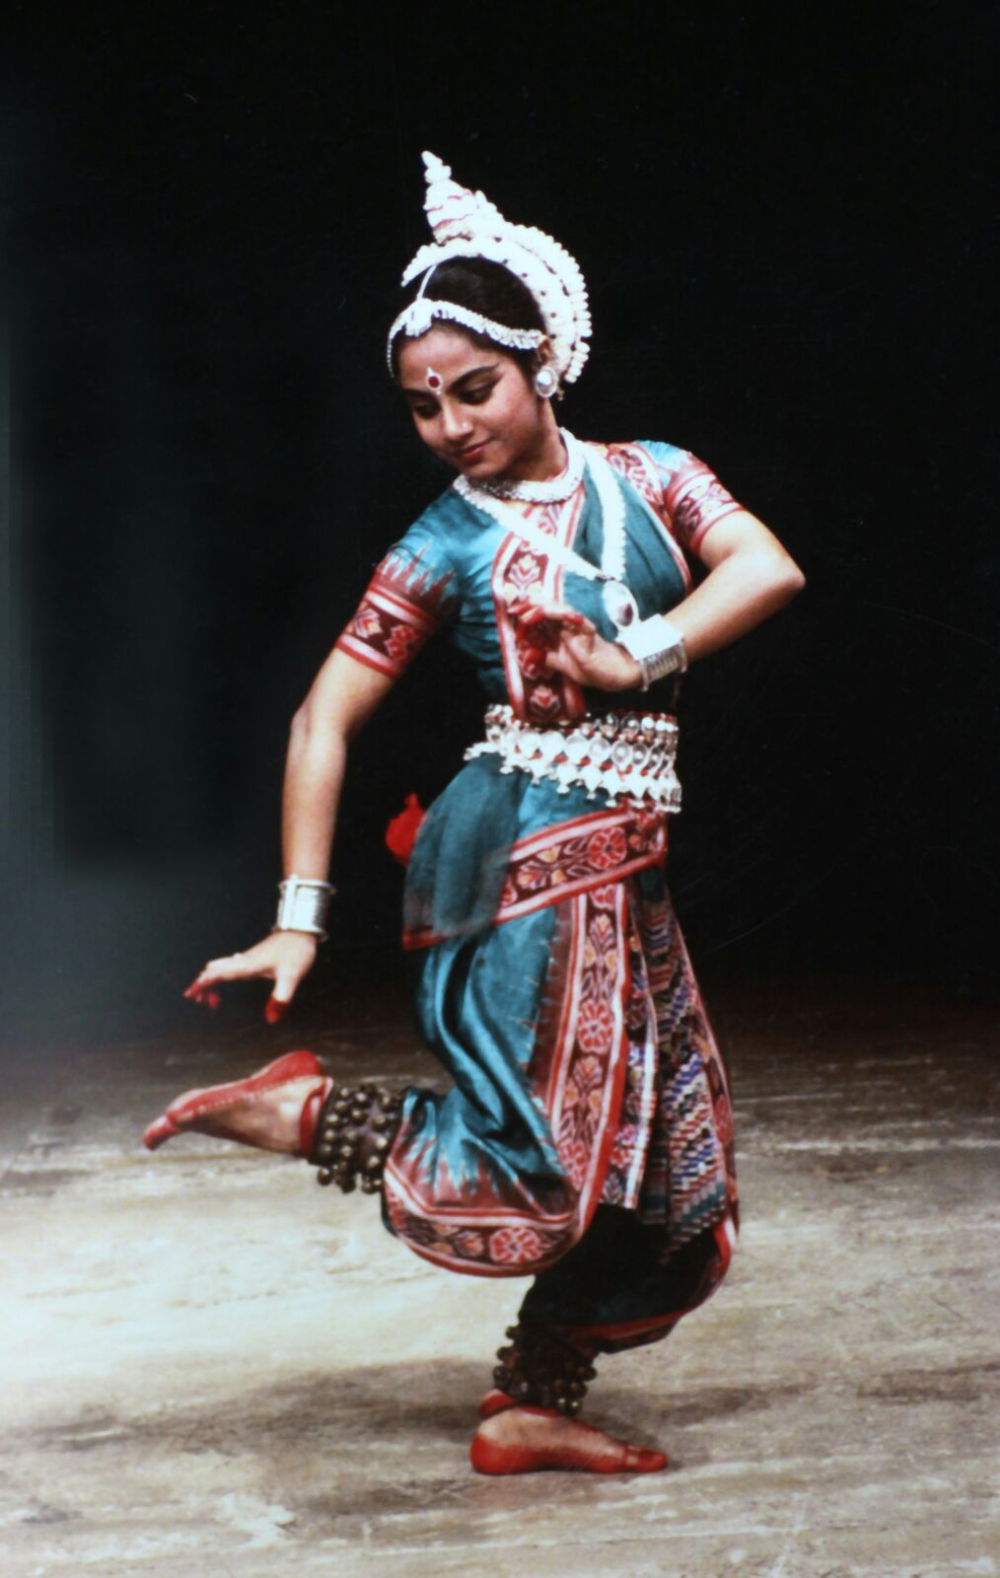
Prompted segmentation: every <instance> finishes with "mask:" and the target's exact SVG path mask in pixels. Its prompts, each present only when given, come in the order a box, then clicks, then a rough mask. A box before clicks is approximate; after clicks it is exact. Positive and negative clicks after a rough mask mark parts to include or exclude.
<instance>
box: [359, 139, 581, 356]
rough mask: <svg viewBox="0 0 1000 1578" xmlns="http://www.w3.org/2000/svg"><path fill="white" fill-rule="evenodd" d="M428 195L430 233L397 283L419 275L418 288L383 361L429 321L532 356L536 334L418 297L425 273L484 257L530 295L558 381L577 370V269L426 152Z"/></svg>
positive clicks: (541, 235) (540, 234)
mask: <svg viewBox="0 0 1000 1578" xmlns="http://www.w3.org/2000/svg"><path fill="white" fill-rule="evenodd" d="M423 157H424V170H425V177H426V181H427V193H426V196H425V198H424V211H425V213H426V214H427V222H428V224H429V225H430V227H431V230H432V231H433V233H434V239H433V241H428V242H427V243H426V244H425V245H424V246H422V247H421V248H420V251H419V252H418V253H417V255H416V257H415V258H414V259H413V261H412V262H411V263H410V264H409V265H408V266H407V268H406V269H405V271H404V273H403V278H402V281H401V283H402V284H403V285H408V284H409V283H410V281H411V280H414V279H416V278H417V276H418V275H419V274H423V275H424V278H423V280H422V282H421V286H420V290H419V292H418V293H417V295H416V297H415V299H414V300H413V301H412V302H411V303H410V305H409V306H408V307H405V308H404V309H403V311H402V312H401V313H400V314H399V317H398V318H397V319H396V321H395V322H394V323H393V325H392V328H391V329H390V330H389V341H388V345H387V347H386V357H387V360H388V362H389V370H390V372H391V371H392V347H393V342H394V341H395V339H396V337H397V335H400V334H405V335H407V336H409V337H410V338H411V339H418V338H419V337H420V335H421V334H426V333H427V330H428V329H429V328H430V326H431V324H432V323H433V321H434V320H435V318H443V319H446V320H448V321H450V322H452V323H457V324H460V325H461V326H462V327H463V328H466V329H472V330H474V331H475V332H476V333H479V334H485V335H486V336H487V337H488V338H489V339H491V340H493V341H494V342H495V343H496V344H498V345H505V346H507V347H509V348H510V349H512V350H522V351H526V350H534V349H536V348H537V347H538V345H539V344H540V343H541V341H542V339H543V335H542V332H541V330H540V329H512V328H509V327H508V326H507V324H504V323H495V322H494V321H493V320H492V319H490V318H485V317H483V315H482V314H481V313H478V312H474V311H473V310H472V309H471V308H469V307H462V306H459V305H458V303H457V302H451V301H437V300H434V299H433V298H431V297H428V296H425V295H424V291H425V289H426V287H427V282H428V280H429V278H430V275H431V273H432V272H433V270H434V269H435V267H436V266H437V264H439V263H444V262H446V261H447V260H448V259H449V258H487V259H488V260H489V261H490V262H492V263H502V264H503V265H504V267H505V268H508V269H510V271H511V273H512V274H515V275H516V276H517V278H518V279H520V280H523V282H524V284H525V285H527V287H528V289H529V290H530V291H531V294H532V295H533V296H534V298H535V301H536V302H537V304H538V308H539V311H540V312H541V315H542V319H543V322H544V323H545V332H546V334H547V335H548V338H549V340H550V341H551V343H552V359H553V363H554V366H555V369H556V371H557V372H558V374H559V376H560V378H561V379H562V380H563V381H564V382H565V383H573V382H574V381H575V380H576V379H577V378H579V376H580V373H581V372H582V371H583V367H584V363H585V362H586V360H587V357H588V355H589V353H590V345H589V344H588V336H589V334H590V332H591V322H590V307H589V304H588V301H587V287H586V284H585V283H584V279H583V275H582V273H581V272H580V265H579V264H578V263H577V261H576V259H575V258H574V257H571V256H570V254H569V253H568V252H567V251H566V249H565V247H561V246H560V245H559V242H558V241H554V240H553V239H552V237H551V236H547V235H546V234H545V232H544V231H543V230H535V229H534V228H533V227H531V226H529V225H512V224H511V223H510V222H509V221H508V220H506V219H505V218H504V217H503V215H502V214H501V213H500V210H499V209H498V208H496V207H495V206H494V204H493V203H491V202H489V201H488V200H487V199H486V198H485V197H484V196H483V194H482V192H471V191H469V189H468V187H465V186H459V185H458V183H457V182H456V181H453V180H452V178H451V170H450V169H449V167H448V165H446V164H443V163H442V161H441V160H440V159H438V158H437V157H436V155H435V154H433V153H425V154H424V156H423Z"/></svg>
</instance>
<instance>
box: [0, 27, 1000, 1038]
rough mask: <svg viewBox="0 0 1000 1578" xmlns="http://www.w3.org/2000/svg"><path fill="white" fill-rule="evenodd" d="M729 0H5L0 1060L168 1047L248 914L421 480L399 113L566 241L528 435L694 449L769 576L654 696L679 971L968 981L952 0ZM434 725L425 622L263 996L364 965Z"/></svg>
mask: <svg viewBox="0 0 1000 1578" xmlns="http://www.w3.org/2000/svg"><path fill="white" fill-rule="evenodd" d="M756 9H757V8H755V9H754V11H751V12H749V13H747V14H742V15H741V14H740V13H739V12H738V11H737V10H733V11H728V10H725V9H721V8H716V7H710V6H703V5H698V6H695V5H682V6H675V7H665V8H662V10H661V8H658V7H653V6H646V5H636V4H622V5H618V6H616V7H614V8H608V9H606V10H605V9H603V8H602V9H600V10H594V11H591V10H588V9H585V8H583V7H580V6H577V5H553V6H549V7H545V8H531V9H529V8H507V7H505V8H503V10H499V9H497V8H490V9H485V8H478V9H477V8H468V7H467V8H464V9H462V8H455V7H451V6H449V7H444V6H440V5H434V4H422V5H420V6H414V7H410V8H407V9H405V10H403V11H402V12H400V13H399V14H396V13H395V12H389V11H388V10H382V9H381V8H380V7H377V6H376V7H372V6H366V7H362V8H357V9H356V10H354V11H353V12H348V13H341V12H336V13H334V12H333V11H331V10H329V9H328V8H327V7H326V6H322V5H318V4H317V5H285V6H282V7H280V8H274V7H265V6H263V5H260V6H250V5H246V4H239V3H235V0H234V3H219V4H204V5H199V6H185V5H177V6H172V7H166V6H159V7H157V6H155V5H154V6H152V7H138V6H132V7H129V8H125V7H107V6H102V5H89V6H88V7H86V8H85V14H84V15H77V16H75V17H74V15H73V14H72V13H71V12H68V11H67V10H65V9H64V10H63V11H62V13H56V12H55V11H54V10H53V11H47V10H46V8H45V7H44V6H41V7H40V6H37V5H34V6H31V7H30V8H29V7H27V6H14V7H11V8H8V12H7V16H8V22H7V32H8V46H9V47H8V48H7V50H6V51H5V57H4V58H5V66H4V79H3V93H2V106H3V151H2V154H3V182H4V194H3V203H4V207H3V223H4V230H5V251H4V260H5V261H4V270H5V281H4V283H5V292H4V296H5V303H6V309H7V313H6V315H7V322H6V324H5V327H4V333H5V345H6V364H7V370H6V373H5V384H4V391H3V393H4V402H5V406H7V407H9V410H8V411H7V412H6V415H7V417H8V419H9V445H8V447H7V451H6V453H5V467H6V471H5V478H4V500H3V503H4V512H5V523H6V528H7V530H8V531H9V548H8V551H7V552H6V554H5V556H4V571H3V574H4V577H5V579H4V587H3V597H4V600H5V607H4V612H5V614H6V616H7V627H8V632H9V635H8V653H9V664H8V666H7V671H6V674H5V678H4V682H3V683H4V687H5V688H4V692H3V705H4V709H5V712H6V721H7V723H8V729H7V738H8V746H9V760H8V763H7V766H6V771H5V775H4V794H5V795H6V798H7V806H6V812H7V814H6V816H5V830H6V846H5V857H4V858H5V868H4V869H5V885H4V899H3V907H4V912H5V914H4V921H5V926H6V935H5V940H4V943H3V957H4V961H5V966H6V974H7V977H8V984H7V985H6V986H5V1004H6V1023H7V1026H8V1029H11V1030H13V1032H14V1033H15V1037H16V1038H20V1044H23V1041H24V1037H25V1036H27V1037H29V1038H30V1037H37V1038H43V1037H46V1036H50V1037H51V1036H52V1035H55V1034H56V1032H60V1033H65V1034H66V1035H68V1036H77V1037H80V1036H85V1037H91V1036H94V1037H98V1038H100V1037H104V1036H110V1035H116V1034H147V1033H150V1034H156V1033H163V1034H169V1033H170V1032H171V1030H172V1029H173V1028H174V1027H175V1026H178V1025H181V1024H182V1022H184V1021H183V1016H185V1015H190V1014H191V1013H192V1012H193V1010H191V1009H190V1008H189V1006H188V1005H186V1004H183V1003H182V1002H181V999H180V995H179V994H180V989H181V988H182V987H183V985H184V984H186V982H187V980H188V979H189V978H190V977H191V975H193V974H194V972H195V970H196V969H197V968H198V967H199V966H200V965H201V964H202V963H203V962H204V960H205V959H206V958H207V957H209V956H210V955H213V954H217V953H222V952H230V951H231V950H232V949H234V948H238V947H241V946H242V947H246V946H249V944H251V943H252V942H253V941H255V940H256V939H257V938H258V937H259V936H261V935H262V934H263V933H264V932H266V930H267V929H268V927H269V925H270V922H271V919H272V916H273V907H274V897H275V888H274V884H275V882H276V881H277V878H278V876H279V874H280V873H279V864H278V839H277V833H278V809H279V794H280V781H281V771H282V762H283V755H284V747H285V741H286V735H287V727H288V721H289V718H290V716H291V714H292V712H293V711H294V708H295V707H296V705H297V704H298V703H299V701H300V700H301V698H302V696H303V695H304V693H305V691H306V689H307V688H308V685H309V683H310V680H311V678H312V675H313V673H314V671H315V670H316V668H317V667H318V666H319V664H320V662H321V661H322V659H323V657H324V656H325V654H326V652H327V651H328V649H329V647H330V646H331V644H332V642H333V640H334V639H335V638H336V635H337V634H338V632H339V630H340V629H341V627H342V625H343V624H344V622H345V621H346V619H347V618H348V617H349V615H350V613H351V611H352V610H353V608H354V606H355V604H356V602H357V600H358V598H359V596H360V593H361V591H362V589H363V587H364V585H365V582H366V580H367V577H368V574H369V573H370V569H371V567H372V565H373V564H374V562H375V561H376V560H377V559H378V558H379V557H380V556H381V553H382V551H383V550H384V548H385V546H386V545H387V544H388V543H389V542H391V541H393V540H394V539H395V538H396V537H398V536H400V535H402V532H403V531H404V530H405V528H406V526H407V525H408V523H409V522H410V521H411V520H412V519H413V518H414V516H415V515H416V514H417V513H419V511H420V509H421V508H422V507H423V505H424V504H425V503H426V502H427V501H428V500H429V499H430V498H431V497H432V496H433V495H434V494H435V493H436V492H437V491H439V490H440V488H441V487H442V486H443V485H444V483H445V481H446V477H445V476H444V474H443V473H441V472H439V471H438V470H437V469H436V467H435V463H434V462H433V461H432V460H431V459H430V458H429V457H427V456H426V455H425V454H423V453H422V452H421V450H420V449H419V447H418V444H417V441H416V439H415V437H414V436H413V434H412V432H411V431H410V430H409V428H408V419H407V418H406V416H405V413H404V412H403V411H402V410H401V409H400V407H399V405H398V402H397V399H396V398H395V397H394V392H393V390H392V387H391V385H390V383H389V381H388V379H387V376H386V374H385V369H384V363H383V345H384V334H385V329H386V327H387V324H388V322H389V319H390V317H391V315H392V312H393V310H394V307H393V300H394V297H393V291H394V287H395V284H396V282H397V280H398V276H399V274H400V273H401V271H402V268H403V266H404V264H405V263H406V262H407V261H408V260H409V258H410V256H411V255H412V253H413V252H414V251H415V249H416V247H417V246H418V245H419V244H420V243H421V242H422V241H423V240H424V239H425V227H424V221H423V213H422V195H423V181H422V173H421V163H420V152H421V150H422V149H423V148H430V149H433V150H434V151H435V152H436V153H438V154H439V155H441V156H442V157H443V158H445V159H446V160H447V161H448V162H449V163H450V164H451V165H452V167H453V169H454V172H455V174H456V177H457V178H458V179H460V180H462V181H464V182H465V183H467V184H469V185H472V186H480V187H482V188H483V189H484V190H485V191H486V192H487V194H488V195H489V196H490V197H491V198H492V199H493V200H494V201H495V202H496V203H497V204H498V205H499V206H500V207H501V209H502V210H503V211H504V212H505V213H507V214H508V216H509V217H511V218H512V219H515V220H520V221H523V222H526V223H533V224H538V225H540V226H541V227H542V228H544V229H546V230H548V231H550V232H551V233H552V234H553V235H555V236H556V237H557V238H558V239H559V240H561V241H562V242H563V243H564V244H565V245H566V246H567V247H568V248H569V249H570V250H571V251H572V252H573V253H574V254H575V255H576V256H577V257H578V258H579V260H580V262H581V264H582V266H583V269H584V273H585V275H586V277H587V280H588V283H589V286H590V291H591V300H592V307H593V313H594V321H595V331H594V340H593V353H592V359H591V363H590V365H589V366H588V368H587V370H586V373H585V375H584V377H583V378H582V380H581V382H580V384H579V385H578V386H577V387H576V388H574V389H572V390H571V392H570V394H569V397H568V398H567V400H566V402H565V405H564V406H563V408H562V413H561V416H562V419H563V420H564V421H565V422H566V423H567V425H568V426H570V427H571V428H572V429H573V430H574V431H575V432H577V433H578V434H579V435H581V436H583V437H595V438H634V437H650V438H664V439H668V440H670V441H672V442H674V443H678V444H681V445H683V446H684V447H687V448H690V449H692V450H693V451H694V452H695V453H696V454H698V455H700V456H702V457H703V458H704V459H705V460H707V461H708V462H709V464H710V465H712V466H713V468H714V469H715V470H716V471H718V473H719V474H720V476H721V477H722V478H723V480H724V481H725V482H726V483H727V484H728V485H729V487H730V488H731V489H732V490H733V492H734V493H735V494H736V495H737V497H738V498H740V500H741V501H742V502H743V503H745V504H746V505H747V507H748V508H750V509H751V510H753V511H754V512H755V513H756V514H757V515H759V516H760V517H761V518H762V519H764V520H765V521H767V522H768V524H769V525H771V526H772V528H773V529H774V530H775V531H776V532H777V534H778V535H779V536H780V537H781V538H782V540H783V541H784V542H785V543H786V544H787V545H788V547H789V549H790V550H791V552H792V553H793V555H794V556H795V558H796V559H797V560H798V561H799V563H800V564H801V565H802V566H803V568H804V569H805V571H806V574H807V577H808V587H807V590H806V592H805V593H804V594H803V595H802V597H800V598H799V599H798V600H797V602H796V603H795V604H794V605H793V606H792V607H791V608H790V609H788V610H787V611H785V612H784V613H783V614H781V615H780V616H779V617H778V618H777V619H776V620H775V621H774V622H773V623H772V624H769V625H768V626H766V627H765V628H763V629H761V630H759V631H757V632H755V633H754V634H753V635H751V636H750V637H749V638H746V639H745V640H744V641H742V642H740V643H738V644H737V645H736V646H734V647H732V648H730V649H729V650H727V651H726V652H724V653H722V654H719V655H718V656H716V657H714V658H713V659H711V660H710V661H709V662H706V663H705V664H704V665H701V666H699V667H698V668H696V670H695V671H694V672H693V673H692V674H691V675H690V676H689V677H688V679H687V680H686V682H685V696H684V705H683V728H682V740H683V744H682V753H683V754H682V777H683V779H684V783H685V794H686V807H685V812H684V815H683V818H682V819H681V821H680V822H679V823H677V824H675V825H674V835H673V850H672V855H671V861H672V875H673V887H674V892H675V897H676V899H677V902H678V907H679V909H680V912H681V916H682V919H683V922H684V925H685V928H686V931H687V933H688V937H689V942H690V944H691V947H692V951H693V953H694V955H695V959H696V962H699V963H701V964H702V965H703V966H704V967H705V968H707V969H708V970H709V971H710V973H711V974H712V975H713V977H714V979H715V980H716V981H720V980H721V981H722V983H723V984H725V982H727V981H728V982H731V983H733V984H734V986H736V985H738V984H739V983H740V982H746V981H753V982H755V983H758V984H763V987H764V989H765V990H773V994H774V1001H775V1004H776V1005H780V1002H781V998H782V993H783V992H784V991H785V989H786V987H787V985H788V983H789V981H792V980H794V982H795V983H797V985H799V986H802V985H803V984H805V985H806V987H808V983H809V982H811V981H814V980H815V981H817V982H823V983H825V984H826V985H827V986H829V984H830V983H831V982H833V983H834V987H835V988H836V983H838V982H840V981H843V982H844V983H845V986H844V990H849V986H848V984H847V983H849V982H852V981H862V982H866V983H886V984H888V985H890V986H892V987H894V988H902V989H904V990H907V989H909V988H911V987H912V989H913V991H914V992H917V991H919V992H921V993H926V992H927V991H928V990H929V991H931V992H932V993H934V994H936V995H937V994H939V995H940V996H941V997H942V999H943V1000H946V1001H950V1002H955V1003H957V1004H961V1003H968V1002H974V1001H979V1000H980V999H981V998H982V996H983V994H984V993H986V992H987V991H988V989H989V986H990V983H991V980H992V976H993V969H992V957H993V949H992V943H993V938H992V936H991V917H992V888H993V875H992V874H993V872H994V871H995V869H996V854H997V833H996V810H995V800H996V791H995V787H994V784H995V780H993V779H992V778H991V776H990V772H989V743H990V736H991V725H992V724H995V698H996V671H997V663H996V644H995V636H996V603H995V595H994V586H995V580H996V569H997V558H996V553H995V550H994V541H993V538H994V531H995V526H994V522H993V520H992V518H991V511H990V494H989V490H988V486H987V479H988V475H989V468H988V466H987V463H986V462H987V457H988V455H989V454H990V450H991V443H992V431H991V430H992V423H991V424H990V431H988V430H987V412H988V411H989V410H990V404H991V402H990V399H989V392H988V390H987V388H986V377H987V363H986V344H987V339H988V329H989V324H990V312H989V283H990V280H991V272H992V271H991V268H990V263H989V259H988V253H987V241H988V227H989V222H990V219H991V214H992V200H991V195H990V187H989V183H988V179H987V175H988V172H987V168H986V160H987V150H988V145H989V143H988V130H987V106H988V103H989V98H990V83H989V78H990V75H991V74H990V72H989V65H990V58H989V57H990V45H991V39H990V31H991V27H990V23H991V15H990V13H991V10H992V8H990V7H987V6H985V5H984V6H975V5H973V6H966V5H960V4H959V5H954V4H953V5H950V6H948V7H944V6H940V5H936V4H930V3H914V4H912V5H906V6H889V7H888V8H883V9H882V10H881V11H880V12H879V13H878V14H876V12H875V8H861V7H859V8H857V9H856V12H855V14H854V15H853V16H852V15H851V11H850V9H848V10H847V11H846V12H845V11H843V10H840V11H826V12H824V11H820V12H811V13H807V12H805V10H797V11H796V10H793V9H792V8H787V9H786V8H780V12H781V14H780V17H779V16H778V14H777V13H775V14H774V15H771V16H768V15H764V16H763V17H762V16H760V15H757V14H755V10H756ZM764 9H765V10H767V8H764ZM479 713H480V704H479V701H478V698H477V696H476V694H475V691H474V688H473V687H472V686H471V685H470V681H469V676H468V674H467V673H466V672H465V670H464V669H462V668H458V667H456V663H455V660H454V658H453V657H452V655H451V654H450V652H449V650H448V649H447V647H446V646H445V645H444V644H443V643H442V644H441V649H440V650H434V649H431V650H430V651H429V652H428V653H427V654H425V656H424V658H423V659H422V660H421V662H420V663H419V664H418V665H417V667H416V668H415V669H414V670H413V671H412V672H411V674H410V675H409V676H408V677H407V679H406V680H405V681H404V682H403V684H402V685H401V686H400V687H399V688H398V689H397V690H396V691H395V692H394V694H393V696H392V697H391V698H390V700H389V702H388V703H387V704H386V706H385V709H384V711H383V712H382V713H381V714H380V716H379V717H378V718H377V719H376V720H375V722H374V723H373V724H372V725H371V727H370V729H369V731H368V732H367V733H366V735H365V736H364V738H363V739H362V740H361V741H360V742H359V744H358V746H357V748H356V751H355V756H354V761H353V768H352V776H351V780H350V784H349V787H348V791H347V796H346V800H345V805H344V812H343V817H344V820H343V825H342V832H341V835H340V838H339V842H338V849H337V854H336V858H335V869H334V878H335V880H336V881H337V882H338V884H339V886H340V890H341V891H340V896H339V899H338V901H337V907H336V910H335V914H334V920H333V932H332V939H331V945H330V947H329V948H328V949H327V950H326V951H325V952H324V953H323V955H322V958H321V963H320V965H319V966H318V968H317V971H316V972H315V973H314V975H313V977H312V978H311V979H310V982H309V983H308V986H307V988H306V989H305V993H304V997H307V1000H306V1001H305V1002H304V1004H303V1007H302V1010H301V1012H302V1013H303V1014H304V1015H308V1013H309V1012H310V1008H309V1004H312V1006H313V1010H315V1007H316V1005H317V1004H322V1005H327V1006H329V1005H330V1004H331V1003H333V1002H334V1001H335V999H336V996H337V992H338V990H339V983H340V982H342V981H344V980H348V979H351V978H353V977H354V976H355V975H356V973H357V972H358V971H361V972H362V973H363V972H364V970H365V969H367V968H370V967H371V961H372V960H373V959H374V960H376V961H377V963H378V967H379V968H382V967H383V965H384V960H385V955H384V954H383V953H382V952H381V951H380V950H382V949H384V948H387V947H389V946H390V945H391V944H392V943H393V942H394V940H395V937H396V933H397V928H398V907H399V891H400V880H401V878H400V873H399V872H398V870H397V869H396V868H395V867H394V866H393V864H392V862H391V860H390V858H389V856H388V855H387V853H386V852H385V850H384V849H383V846H382V834H383V830H384V827H385V823H386V821H387V820H388V818H389V817H390V816H391V815H392V814H393V813H394V812H395V811H396V810H397V809H398V808H399V807H400V805H401V804H402V800H403V798H404V796H405V794H406V793H407V792H408V791H409V790H411V789H417V790H419V791H420V793H421V794H422V796H423V797H424V799H425V801H426V799H427V798H428V797H430V796H431V795H433V794H434V793H435V792H436V791H437V790H438V789H439V788H440V787H442V786H443V783H444V782H445V781H446V779H447V777H448V776H449V775H450V773H451V772H452V771H453V770H454V769H455V767H456V766H457V765H458V763H459V761H460V758H461V751H462V748H463V746H464V745H465V744H466V743H468V741H469V740H470V739H471V738H474V737H476V734H477V731H478V727H479ZM393 957H394V956H393ZM392 968H395V966H392ZM262 995H263V994H262V992H260V991H258V992H257V993H256V994H255V995H253V1001H252V1004H251V1001H250V998H249V997H248V996H246V995H244V996H242V997H241V998H240V1001H239V1003H237V1002H236V1000H235V999H234V1000H233V1001H232V1002H230V1003H228V1004H227V1005H226V1007H225V1008H224V1010H223V1013H222V1015H221V1016H220V1018H219V1020H218V1021H217V1023H218V1024H219V1025H220V1027H221V1026H224V1025H225V1024H226V1022H227V1016H228V1022H229V1023H230V1024H231V1025H232V1027H233V1030H234V1032H235V1031H237V1030H238V1028H239V1026H240V1025H241V1024H243V1023H245V1022H247V1015H248V1014H249V1013H251V1012H252V1013H254V1014H257V1013H258V1012H259V1008H260V1001H259V999H260V998H261V997H262Z"/></svg>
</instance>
